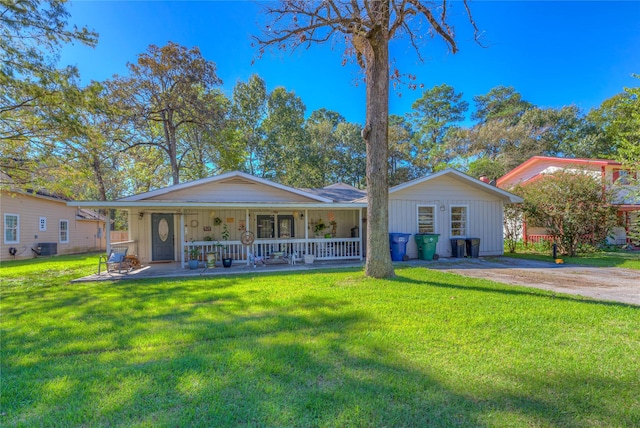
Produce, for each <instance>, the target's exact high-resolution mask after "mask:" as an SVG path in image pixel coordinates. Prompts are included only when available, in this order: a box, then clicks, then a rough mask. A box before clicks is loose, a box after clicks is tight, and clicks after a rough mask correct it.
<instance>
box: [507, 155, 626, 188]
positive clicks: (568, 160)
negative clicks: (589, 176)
mask: <svg viewBox="0 0 640 428" xmlns="http://www.w3.org/2000/svg"><path fill="white" fill-rule="evenodd" d="M545 161H553V162H560V163H566V164H574V165H601V166H607V165H612V166H621V165H622V164H621V163H620V162H617V161H614V160H610V159H585V158H557V157H552V156H533V157H532V158H530V159H529V160H526V161H524V162H523V163H521V164H520V165H518V166H517V167H515V168H514V169H512V170H511V171H509V172H507V173H506V174H505V175H503V176H502V177H500V178H498V180H497V185H498V186H500V185H501V184H503V183H504V182H505V181H508V180H509V179H510V178H511V177H513V176H514V175H516V174H518V173H520V172H521V171H522V170H526V169H527V168H529V167H530V166H531V165H534V164H536V163H539V162H545Z"/></svg>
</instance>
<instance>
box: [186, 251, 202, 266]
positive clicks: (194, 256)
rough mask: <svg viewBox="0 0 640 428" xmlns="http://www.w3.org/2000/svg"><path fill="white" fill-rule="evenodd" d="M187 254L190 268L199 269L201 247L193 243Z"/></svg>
mask: <svg viewBox="0 0 640 428" xmlns="http://www.w3.org/2000/svg"><path fill="white" fill-rule="evenodd" d="M187 254H188V256H189V262H188V264H189V269H198V264H199V263H200V261H199V260H198V259H199V258H200V247H198V246H197V245H191V247H189V248H188V250H187Z"/></svg>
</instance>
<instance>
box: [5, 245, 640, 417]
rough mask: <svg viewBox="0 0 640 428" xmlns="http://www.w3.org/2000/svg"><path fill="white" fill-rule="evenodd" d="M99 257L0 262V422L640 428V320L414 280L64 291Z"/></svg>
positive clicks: (334, 277)
mask: <svg viewBox="0 0 640 428" xmlns="http://www.w3.org/2000/svg"><path fill="white" fill-rule="evenodd" d="M95 259H96V257H95V256H92V257H88V258H82V257H79V258H78V257H76V258H71V257H68V258H54V259H49V260H45V259H37V260H36V261H32V262H31V263H16V264H13V263H3V265H2V266H1V267H0V275H1V277H2V296H1V297H2V299H1V314H2V324H1V334H2V337H1V339H2V342H1V344H2V346H1V351H0V361H1V363H2V383H1V393H2V395H1V398H0V405H1V411H0V425H2V426H65V427H66V426H149V427H151V426H153V427H155V426H171V427H177V426H207V427H208V426H274V427H281V426H338V427H343V426H394V427H395V426H481V427H486V426H518V427H519V426H563V427H565V426H568V427H583V426H619V427H622V426H625V427H626V426H640V383H639V379H640V329H639V328H638V326H639V325H640V308H638V307H633V306H628V305H622V304H613V303H602V302H596V301H592V300H588V299H584V298H580V297H574V296H565V295H557V294H554V293H551V292H545V291H535V290H532V289H527V288H519V287H512V286H506V285H500V284H497V283H493V282H490V281H482V280H477V279H470V278H464V277H461V276H457V275H454V274H447V273H443V272H437V271H429V270H426V269H424V268H408V267H407V268H402V267H401V268H398V269H397V270H396V273H397V277H396V278H395V279H393V280H384V281H383V280H372V279H368V278H365V277H364V276H363V274H362V273H361V272H360V271H355V270H334V271H326V272H319V271H315V272H309V273H291V274H258V275H247V276H229V277H208V278H207V277H203V278H197V279H191V278H189V279H171V280H143V281H121V282H101V283H83V284H68V283H67V282H66V280H67V279H68V278H69V276H73V275H75V276H80V275H82V274H83V273H84V272H90V271H95V269H96V266H94V265H95ZM61 272H66V273H61ZM21 278H24V279H21Z"/></svg>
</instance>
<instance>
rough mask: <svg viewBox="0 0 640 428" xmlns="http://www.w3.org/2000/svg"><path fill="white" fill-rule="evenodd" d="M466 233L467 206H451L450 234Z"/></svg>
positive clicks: (461, 234)
mask: <svg viewBox="0 0 640 428" xmlns="http://www.w3.org/2000/svg"><path fill="white" fill-rule="evenodd" d="M466 235H467V207H466V206H457V207H456V206H452V207H451V236H466Z"/></svg>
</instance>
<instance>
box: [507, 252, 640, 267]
mask: <svg viewBox="0 0 640 428" xmlns="http://www.w3.org/2000/svg"><path fill="white" fill-rule="evenodd" d="M504 255H505V256H506V257H514V258H520V259H531V260H543V261H553V258H552V257H551V253H550V252H547V253H539V252H528V253H509V252H507V251H506V250H505V253H504ZM559 257H560V258H562V259H563V260H564V262H565V263H573V264H576V265H585V266H595V267H619V268H625V269H635V270H640V251H616V252H607V251H598V252H594V253H587V254H580V255H578V256H577V257H566V256H559Z"/></svg>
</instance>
